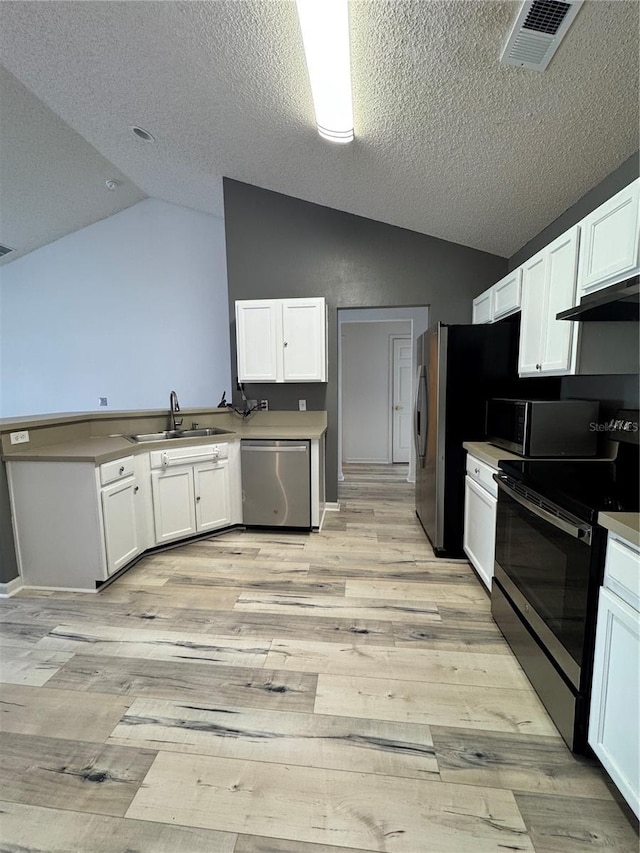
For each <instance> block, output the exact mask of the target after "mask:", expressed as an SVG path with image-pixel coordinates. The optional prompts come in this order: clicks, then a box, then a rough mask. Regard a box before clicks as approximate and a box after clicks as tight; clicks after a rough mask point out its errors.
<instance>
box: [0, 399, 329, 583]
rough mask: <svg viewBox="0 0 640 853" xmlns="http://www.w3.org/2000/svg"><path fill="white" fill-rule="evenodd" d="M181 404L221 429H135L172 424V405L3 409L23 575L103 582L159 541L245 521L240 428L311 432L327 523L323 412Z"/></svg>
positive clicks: (315, 483)
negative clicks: (244, 412) (179, 434)
mask: <svg viewBox="0 0 640 853" xmlns="http://www.w3.org/2000/svg"><path fill="white" fill-rule="evenodd" d="M181 415H182V418H183V422H184V426H185V427H188V426H189V425H190V426H191V427H192V429H193V430H197V431H198V432H207V431H209V432H211V431H214V430H215V431H216V432H214V434H212V435H211V434H209V435H195V436H194V435H190V436H186V437H184V438H170V439H159V440H150V441H149V440H147V441H136V440H135V439H134V438H133V436H136V435H142V434H144V435H145V436H148V435H149V434H154V433H160V431H162V430H164V429H165V428H166V425H167V412H166V410H145V411H124V412H109V413H102V412H100V413H98V412H85V413H70V414H59V415H44V416H33V417H25V418H11V419H3V420H0V438H1V442H2V456H3V460H4V462H5V464H6V467H7V473H8V480H9V491H10V498H11V506H12V516H13V527H14V533H15V539H16V551H17V558H18V565H19V567H20V571H21V579H20V581H19V585H24V586H32V587H45V588H48V587H54V588H65V589H74V590H84V591H96V589H98V588H99V587H100V586H101V585H102V584H103V583H104V582H106V581H107V580H109V579H111V578H112V577H113V576H114V575H115V574H117V573H119V572H121V571H123V570H125V569H126V568H128V567H129V566H131V565H132V564H133V563H134V562H135V561H137V559H138V558H139V557H140V556H141V555H142V554H144V553H146V552H148V551H150V550H155V549H156V548H159V547H163V546H165V545H172V544H175V543H177V542H179V541H181V540H186V539H189V538H191V537H194V536H198V535H202V534H206V533H209V532H216V531H219V530H226V529H229V528H230V527H233V526H237V525H240V524H242V521H243V519H242V485H241V472H240V442H241V440H242V439H299V440H304V441H308V442H309V445H310V458H311V463H310V464H311V472H310V474H311V478H310V479H311V490H310V491H311V494H310V503H311V527H312V528H314V529H319V527H320V526H321V524H322V518H323V514H324V510H325V478H324V436H325V433H326V425H327V418H326V413H325V412H287V411H280V412H278V411H273V412H262V411H260V412H255V413H253V414H251V415H250V416H248V417H243V416H241V415H238V414H236V413H235V412H230V411H228V410H226V409H219V408H198V409H182V411H181ZM188 431H189V430H187V432H188ZM12 436H13V443H12ZM16 438H17V439H20V441H19V443H15V441H16ZM25 439H26V440H25ZM19 585H15V584H14V585H13V588H12V590H11V591H14V589H15V588H16V586H17V588H19Z"/></svg>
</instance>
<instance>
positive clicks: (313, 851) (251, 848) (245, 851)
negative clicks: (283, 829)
mask: <svg viewBox="0 0 640 853" xmlns="http://www.w3.org/2000/svg"><path fill="white" fill-rule="evenodd" d="M234 853H375V851H373V850H371V849H369V850H363V849H362V848H358V849H357V850H356V848H355V847H334V845H333V844H331V845H328V844H307V843H306V842H305V841H285V840H283V839H281V838H264V837H262V838H260V837H258V836H257V835H238V840H237V842H236V847H235V850H234Z"/></svg>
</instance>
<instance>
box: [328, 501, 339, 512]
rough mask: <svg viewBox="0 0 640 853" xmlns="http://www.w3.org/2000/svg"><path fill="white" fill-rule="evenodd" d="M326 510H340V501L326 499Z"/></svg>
mask: <svg viewBox="0 0 640 853" xmlns="http://www.w3.org/2000/svg"><path fill="white" fill-rule="evenodd" d="M324 510H325V512H340V501H335V502H331V501H326V502H325V505H324Z"/></svg>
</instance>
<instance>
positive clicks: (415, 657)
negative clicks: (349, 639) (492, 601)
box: [265, 639, 529, 689]
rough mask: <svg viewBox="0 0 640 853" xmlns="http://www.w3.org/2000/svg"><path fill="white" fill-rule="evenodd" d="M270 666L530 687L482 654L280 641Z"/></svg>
mask: <svg viewBox="0 0 640 853" xmlns="http://www.w3.org/2000/svg"><path fill="white" fill-rule="evenodd" d="M265 666H266V667H268V668H272V669H285V670H286V669H292V670H296V671H299V672H317V673H328V674H330V675H358V676H365V677H369V678H385V679H388V678H394V679H400V680H403V679H406V680H409V681H430V682H435V683H439V684H468V685H475V686H478V687H484V686H486V685H487V684H491V685H492V687H493V688H498V689H499V688H503V687H506V688H514V689H529V681H528V679H527V677H526V676H525V674H524V673H523V672H522V669H521V668H520V666H519V665H518V663H517V661H515V660H514V659H513V658H512V657H504V656H499V655H488V654H482V653H480V652H478V653H477V654H474V655H469V654H467V653H466V652H450V651H434V650H432V649H415V648H410V647H404V648H397V647H389V648H387V647H385V646H368V647H367V648H363V647H361V646H358V645H351V644H349V645H338V644H336V643H332V644H329V643H314V642H306V643H305V642H302V641H300V640H278V639H275V640H274V641H273V643H272V645H271V650H270V651H269V653H268V655H267V659H266V662H265Z"/></svg>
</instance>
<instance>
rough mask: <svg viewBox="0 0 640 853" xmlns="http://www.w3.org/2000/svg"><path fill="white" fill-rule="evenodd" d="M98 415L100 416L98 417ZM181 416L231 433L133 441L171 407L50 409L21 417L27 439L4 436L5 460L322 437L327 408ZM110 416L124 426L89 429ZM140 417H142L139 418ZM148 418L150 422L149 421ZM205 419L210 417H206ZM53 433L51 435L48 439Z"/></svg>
mask: <svg viewBox="0 0 640 853" xmlns="http://www.w3.org/2000/svg"><path fill="white" fill-rule="evenodd" d="M94 415H96V417H95V418H94ZM180 416H183V417H184V418H185V422H186V423H188V421H189V419H190V417H191V416H197V417H198V418H199V419H200V421H199V425H200V426H219V427H220V428H223V429H226V430H229V433H228V434H222V435H210V436H200V437H197V438H180V439H171V440H170V441H166V440H165V441H145V442H135V441H131V440H130V439H128V438H126V437H125V436H126V435H131V434H135V433H150V432H155V431H157V430H159V429H164V426H162V427H160V426H156V425H154V426H151V424H150V420H151V419H153V418H162V419H165V418H166V417H167V411H166V410H161V411H159V412H154V411H145V412H118V413H114V412H111V413H110V414H109V416H108V417H107V416H106V415H104V414H103V413H82V414H80V413H75V414H71V415H55V416H54V415H52V416H50V417H49V416H44V418H42V417H39V416H38V417H36V418H34V420H26V419H23V420H21V421H20V422H19V428H20V429H29V430H34V433H33V435H32V436H31V438H33V439H34V442H33V443H32V442H31V441H30V442H29V443H27V444H21V445H13V446H10V445H8V444H7V441H6V440H5V442H4V454H3V458H4V461H5V462H25V461H30V462H36V461H37V462H62V461H66V462H93V463H94V464H97V465H99V464H101V463H103V462H109V461H111V460H112V459H118V458H119V457H122V456H130V455H132V454H136V453H144V452H145V451H149V450H159V449H164V448H167V447H179V446H180V445H187V444H189V445H203V444H220V443H222V442H225V441H239V440H240V439H243V438H244V439H251V438H254V439H260V438H262V439H307V440H314V439H320V438H322V436H323V435H324V434H325V432H326V429H327V415H326V412H256V413H255V414H253V415H251V417H250V418H247V419H242V418H240V417H239V416H236V415H233V414H230V413H228V412H226V411H225V410H221V409H211V410H208V411H207V410H203V409H197V410H196V409H193V410H189V409H182V410H181V412H180ZM105 418H106V419H107V420H112V421H113V425H110V426H114V427H115V426H117V425H118V421H119V420H120V422H121V423H120V426H121V428H122V429H121V430H118V431H117V433H116V432H114V433H112V434H110V435H92V434H91V429H92V427H93V428H96V427H97V428H98V429H99V428H100V425H99V423H98V422H99V421H103V420H104V419H105ZM138 418H141V419H142V420H139V421H137V419H138ZM6 420H7V419H5V421H2V422H0V432H2V433H7V432H9V431H10V430H13V429H15V428H18V424H17V423H16V422H11V424H10V425H9V426H7V425H6ZM145 420H146V421H147V423H145ZM205 421H206V423H205ZM48 435H50V437H51V441H50V442H48V441H47V436H48Z"/></svg>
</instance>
